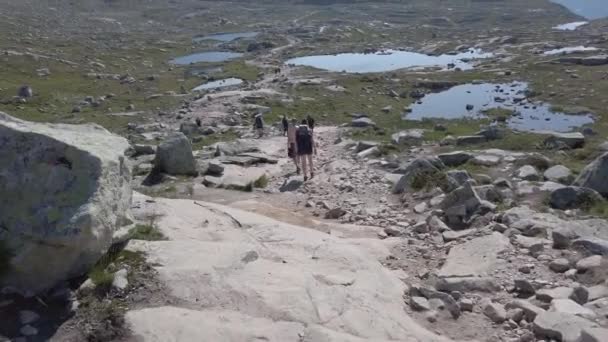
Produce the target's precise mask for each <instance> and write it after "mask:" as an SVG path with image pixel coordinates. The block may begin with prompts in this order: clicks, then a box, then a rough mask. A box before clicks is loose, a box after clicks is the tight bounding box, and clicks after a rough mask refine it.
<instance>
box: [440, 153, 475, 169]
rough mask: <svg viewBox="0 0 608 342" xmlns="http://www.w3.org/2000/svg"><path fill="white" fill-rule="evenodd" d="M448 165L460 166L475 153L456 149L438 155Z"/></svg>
mask: <svg viewBox="0 0 608 342" xmlns="http://www.w3.org/2000/svg"><path fill="white" fill-rule="evenodd" d="M437 158H439V160H441V162H443V164H445V165H446V166H460V165H462V164H464V163H466V162H468V161H469V160H471V159H472V158H473V155H472V154H470V153H468V152H463V151H456V152H450V153H444V154H440V155H438V156H437Z"/></svg>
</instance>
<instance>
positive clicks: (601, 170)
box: [573, 153, 608, 197]
mask: <svg viewBox="0 0 608 342" xmlns="http://www.w3.org/2000/svg"><path fill="white" fill-rule="evenodd" d="M606 180H608V153H604V154H603V155H601V156H600V157H599V158H597V159H596V160H594V161H593V162H592V163H591V164H589V165H587V166H586V167H585V168H584V169H583V171H582V172H581V173H580V175H579V176H578V178H576V180H575V181H574V183H573V184H574V185H576V186H581V187H585V188H590V189H593V190H595V191H597V192H599V193H600V194H601V195H602V196H604V197H608V181H606Z"/></svg>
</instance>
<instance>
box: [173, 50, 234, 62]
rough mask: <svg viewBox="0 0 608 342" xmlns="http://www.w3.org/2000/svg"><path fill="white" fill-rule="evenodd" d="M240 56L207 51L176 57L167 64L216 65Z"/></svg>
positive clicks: (231, 53)
mask: <svg viewBox="0 0 608 342" xmlns="http://www.w3.org/2000/svg"><path fill="white" fill-rule="evenodd" d="M241 56H243V54H242V53H238V52H222V51H207V52H197V53H193V54H190V55H186V56H181V57H177V58H174V59H172V60H170V61H169V63H171V64H177V65H188V64H192V63H201V62H206V63H217V62H225V61H228V60H231V59H235V58H239V57H241Z"/></svg>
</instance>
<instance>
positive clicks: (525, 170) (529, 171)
mask: <svg viewBox="0 0 608 342" xmlns="http://www.w3.org/2000/svg"><path fill="white" fill-rule="evenodd" d="M515 177H517V178H520V179H523V180H527V181H538V180H540V175H539V174H538V171H537V170H536V169H535V168H534V166H532V165H524V166H522V167H521V168H519V169H518V170H517V171H516V172H515Z"/></svg>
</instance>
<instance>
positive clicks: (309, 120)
mask: <svg viewBox="0 0 608 342" xmlns="http://www.w3.org/2000/svg"><path fill="white" fill-rule="evenodd" d="M306 124H308V128H310V130H311V131H314V130H315V119H313V118H312V116H310V114H308V116H307V117H306Z"/></svg>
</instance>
